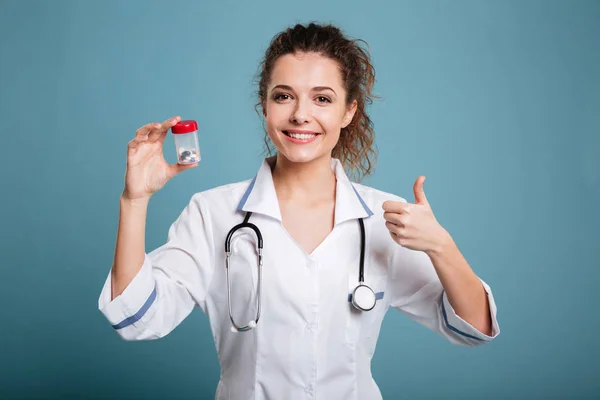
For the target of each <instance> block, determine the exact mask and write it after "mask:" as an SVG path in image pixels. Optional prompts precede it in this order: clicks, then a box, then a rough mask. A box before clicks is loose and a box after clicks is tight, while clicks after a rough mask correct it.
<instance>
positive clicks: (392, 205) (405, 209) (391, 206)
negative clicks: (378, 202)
mask: <svg viewBox="0 0 600 400" xmlns="http://www.w3.org/2000/svg"><path fill="white" fill-rule="evenodd" d="M412 206H413V205H412V204H410V203H404V202H401V201H391V200H388V201H385V202H384V203H383V205H382V207H383V210H384V211H387V212H392V213H397V214H405V213H410V211H411V209H412Z"/></svg>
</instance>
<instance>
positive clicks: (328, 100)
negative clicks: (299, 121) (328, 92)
mask: <svg viewBox="0 0 600 400" xmlns="http://www.w3.org/2000/svg"><path fill="white" fill-rule="evenodd" d="M317 101H318V102H319V103H331V100H330V99H329V98H328V97H325V96H318V97H317Z"/></svg>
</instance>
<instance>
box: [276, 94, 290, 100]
mask: <svg viewBox="0 0 600 400" xmlns="http://www.w3.org/2000/svg"><path fill="white" fill-rule="evenodd" d="M289 98H290V96H289V95H288V94H285V93H277V94H276V95H274V96H273V99H274V100H275V101H280V100H289Z"/></svg>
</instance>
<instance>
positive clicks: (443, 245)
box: [426, 230, 454, 260]
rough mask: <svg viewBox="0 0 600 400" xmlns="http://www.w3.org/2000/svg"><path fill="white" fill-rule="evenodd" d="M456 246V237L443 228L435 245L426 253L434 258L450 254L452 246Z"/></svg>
mask: <svg viewBox="0 0 600 400" xmlns="http://www.w3.org/2000/svg"><path fill="white" fill-rule="evenodd" d="M453 246H454V239H452V236H450V234H449V233H448V231H446V230H443V231H442V232H441V233H440V234H439V236H438V239H437V240H436V241H435V244H434V245H433V247H432V248H431V249H430V250H428V251H427V252H426V253H427V255H428V256H429V258H431V259H432V260H433V259H434V258H440V257H443V255H444V254H448V253H449V252H450V250H451V249H452V247H453Z"/></svg>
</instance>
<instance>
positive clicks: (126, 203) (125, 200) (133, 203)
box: [119, 192, 150, 208]
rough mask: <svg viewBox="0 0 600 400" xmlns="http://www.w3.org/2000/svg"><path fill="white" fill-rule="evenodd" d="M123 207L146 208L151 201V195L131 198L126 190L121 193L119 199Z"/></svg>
mask: <svg viewBox="0 0 600 400" xmlns="http://www.w3.org/2000/svg"><path fill="white" fill-rule="evenodd" d="M119 201H120V203H121V207H133V208H139V207H142V208H146V207H148V203H149V202H150V196H145V197H135V198H131V197H129V196H127V194H126V193H125V192H123V193H122V194H121V198H120V199H119Z"/></svg>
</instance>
